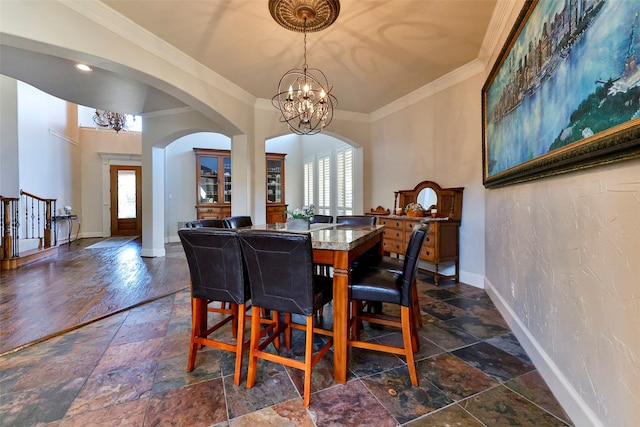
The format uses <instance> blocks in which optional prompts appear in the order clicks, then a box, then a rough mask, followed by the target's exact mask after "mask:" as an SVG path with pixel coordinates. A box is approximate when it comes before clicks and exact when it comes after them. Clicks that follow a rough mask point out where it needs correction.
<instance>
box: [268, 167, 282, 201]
mask: <svg viewBox="0 0 640 427" xmlns="http://www.w3.org/2000/svg"><path fill="white" fill-rule="evenodd" d="M282 196H283V194H282V160H267V201H268V202H271V203H283V197H282Z"/></svg>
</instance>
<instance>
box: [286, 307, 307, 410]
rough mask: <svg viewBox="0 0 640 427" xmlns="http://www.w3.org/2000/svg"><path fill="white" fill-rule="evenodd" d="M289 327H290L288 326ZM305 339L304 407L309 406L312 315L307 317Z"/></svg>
mask: <svg viewBox="0 0 640 427" xmlns="http://www.w3.org/2000/svg"><path fill="white" fill-rule="evenodd" d="M289 329H291V328H289ZM306 332H307V339H306V342H305V346H306V349H305V356H304V398H303V399H304V400H303V404H304V407H305V408H308V407H309V401H310V400H311V370H312V369H313V316H308V317H307V329H306Z"/></svg>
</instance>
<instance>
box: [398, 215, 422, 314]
mask: <svg viewBox="0 0 640 427" xmlns="http://www.w3.org/2000/svg"><path fill="white" fill-rule="evenodd" d="M428 232H429V223H426V224H420V225H416V226H415V227H414V228H413V231H412V232H411V237H409V243H408V244H407V251H406V253H405V256H404V264H403V265H402V289H401V296H400V305H403V306H405V307H408V306H409V304H411V297H412V289H413V286H414V283H415V281H416V273H417V271H418V261H419V260H420V251H421V250H422V245H423V243H424V239H425V237H426V236H427V233H428Z"/></svg>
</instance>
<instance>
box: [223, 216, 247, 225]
mask: <svg viewBox="0 0 640 427" xmlns="http://www.w3.org/2000/svg"><path fill="white" fill-rule="evenodd" d="M252 225H253V221H252V220H251V217H250V216H229V217H227V218H225V219H224V227H225V228H240V227H250V226H252Z"/></svg>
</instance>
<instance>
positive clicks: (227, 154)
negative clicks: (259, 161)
mask: <svg viewBox="0 0 640 427" xmlns="http://www.w3.org/2000/svg"><path fill="white" fill-rule="evenodd" d="M193 151H194V153H195V156H196V206H195V207H196V219H224V218H226V217H229V216H231V151H229V150H214V149H208V148H194V149H193ZM285 156H286V154H279V153H267V155H266V161H267V206H266V218H267V223H275V222H285V221H286V213H285V211H286V210H287V205H286V204H285V203H284V189H285V180H284V158H285Z"/></svg>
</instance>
